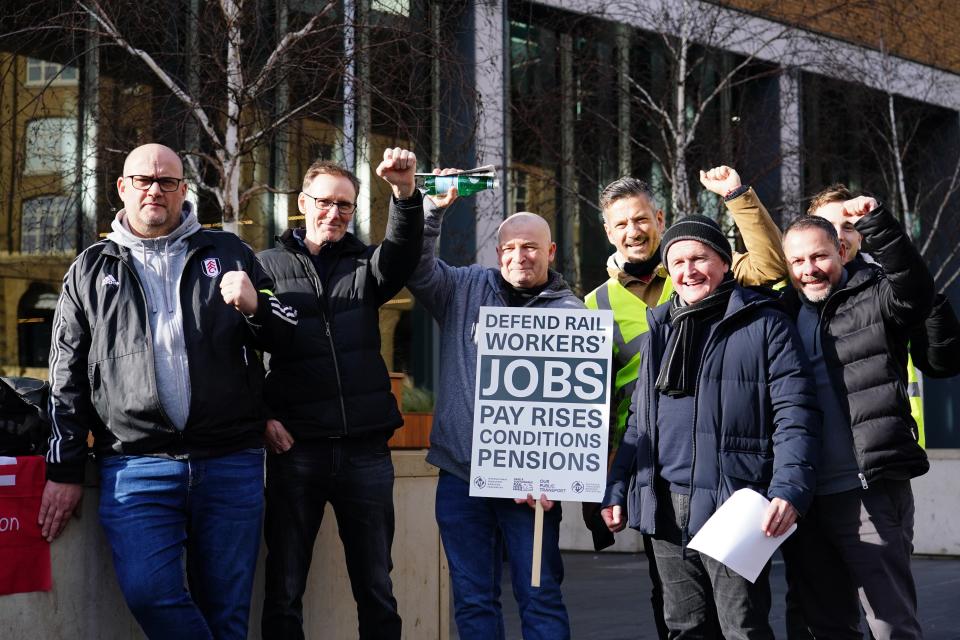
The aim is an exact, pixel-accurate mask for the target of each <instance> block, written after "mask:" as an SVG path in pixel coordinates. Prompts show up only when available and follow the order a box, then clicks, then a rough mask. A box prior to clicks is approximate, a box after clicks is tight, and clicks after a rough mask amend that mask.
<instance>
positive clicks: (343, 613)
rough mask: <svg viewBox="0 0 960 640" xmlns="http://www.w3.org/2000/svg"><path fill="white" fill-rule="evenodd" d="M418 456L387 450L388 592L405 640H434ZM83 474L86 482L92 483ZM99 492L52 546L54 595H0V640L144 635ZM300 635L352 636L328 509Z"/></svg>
mask: <svg viewBox="0 0 960 640" xmlns="http://www.w3.org/2000/svg"><path fill="white" fill-rule="evenodd" d="M425 455H426V451H425V450H414V451H394V452H393V462H394V466H395V468H396V478H397V480H396V485H395V487H394V505H395V508H396V535H395V537H394V543H393V563H394V569H393V573H392V574H391V575H392V578H393V585H394V594H395V595H396V598H397V604H398V606H399V608H400V615H401V616H402V618H403V630H404V633H403V637H404V638H410V639H415V638H416V639H419V638H440V639H446V638H448V637H449V634H450V600H449V578H448V573H447V566H446V560H445V558H444V557H443V551H442V549H441V547H440V533H439V531H438V529H437V524H436V519H435V518H434V507H433V505H434V493H435V491H436V483H437V470H436V468H434V467H432V466H430V465H428V464H426V462H425V461H424V457H425ZM95 475H96V474H95V473H90V474H89V476H88V477H95ZM98 501H99V489H98V488H97V487H95V486H88V487H87V488H86V489H85V490H84V498H83V504H82V509H81V518H80V519H79V520H73V521H71V522H70V525H69V526H68V527H67V529H66V531H65V532H64V534H63V535H62V536H61V537H60V538H59V539H58V540H57V541H56V542H55V543H54V544H53V545H52V546H51V559H52V562H53V591H51V592H49V593H20V594H14V595H9V596H3V597H0V638H4V639H5V640H34V639H36V638H43V639H44V640H57V639H68V638H97V639H98V640H113V639H116V640H128V639H131V638H143V637H144V635H143V633H142V632H141V630H140V627H139V626H138V625H137V623H136V621H135V620H134V619H133V616H132V615H131V614H130V612H129V610H128V609H127V606H126V603H124V601H123V597H122V595H121V594H120V588H119V587H118V586H117V579H116V576H115V574H114V571H113V560H112V557H111V553H110V548H109V546H108V545H107V541H106V538H105V537H104V535H103V531H102V530H101V528H100V523H99V521H98V519H97V504H98ZM265 555H266V554H265V552H264V550H263V549H262V548H261V551H260V559H259V562H258V566H257V576H256V582H255V583H254V593H253V600H252V602H251V610H250V635H249V637H250V638H260V611H261V608H262V604H263V561H264V557H265ZM304 631H305V634H306V636H307V638H311V639H320V638H329V639H331V640H339V639H341V638H350V637H356V635H357V610H356V605H355V603H354V601H353V596H352V594H351V593H350V582H349V579H348V577H347V569H346V564H345V562H344V559H343V546H342V545H341V543H340V538H339V536H338V534H337V525H336V519H335V518H334V516H333V511H332V509H331V508H330V507H329V506H328V507H327V511H326V514H325V517H324V522H323V526H322V527H321V529H320V533H319V535H318V536H317V543H316V546H315V547H314V554H313V562H312V565H311V570H310V578H309V583H308V585H307V592H306V594H305V595H304Z"/></svg>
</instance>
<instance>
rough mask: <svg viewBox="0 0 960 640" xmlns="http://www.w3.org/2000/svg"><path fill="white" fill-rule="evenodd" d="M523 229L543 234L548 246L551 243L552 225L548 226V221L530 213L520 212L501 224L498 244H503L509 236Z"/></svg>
mask: <svg viewBox="0 0 960 640" xmlns="http://www.w3.org/2000/svg"><path fill="white" fill-rule="evenodd" d="M521 228H526V229H528V230H529V231H532V232H535V233H541V234H543V240H544V241H545V242H546V243H548V244H549V243H550V225H549V224H547V221H546V220H544V219H543V218H541V217H540V216H538V215H537V214H535V213H530V212H529V211H518V212H517V213H515V214H513V215H512V216H510V217H509V218H507V219H506V220H504V221H503V222H501V223H500V226H499V227H498V228H497V242H499V243H503V241H504V239H505V238H507V237H508V236H509V234H511V233H513V232H514V231H515V230H516V229H521Z"/></svg>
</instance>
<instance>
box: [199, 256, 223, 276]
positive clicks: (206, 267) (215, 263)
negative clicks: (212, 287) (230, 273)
mask: <svg viewBox="0 0 960 640" xmlns="http://www.w3.org/2000/svg"><path fill="white" fill-rule="evenodd" d="M202 266H203V273H204V275H206V276H207V277H209V278H216V277H217V276H218V275H220V259H219V258H206V259H205V260H204V261H203V263H202Z"/></svg>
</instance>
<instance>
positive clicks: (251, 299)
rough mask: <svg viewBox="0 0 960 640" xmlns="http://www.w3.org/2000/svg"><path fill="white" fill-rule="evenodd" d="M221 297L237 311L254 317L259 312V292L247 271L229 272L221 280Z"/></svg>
mask: <svg viewBox="0 0 960 640" xmlns="http://www.w3.org/2000/svg"><path fill="white" fill-rule="evenodd" d="M220 295H222V296H223V301H224V302H226V303H227V304H230V305H233V306H234V307H236V309H237V311H240V312H241V313H245V314H246V315H248V316H252V315H253V314H254V313H256V312H257V290H256V289H254V288H253V283H252V282H250V276H248V275H247V272H246V271H227V272H226V273H225V274H223V278H221V279H220Z"/></svg>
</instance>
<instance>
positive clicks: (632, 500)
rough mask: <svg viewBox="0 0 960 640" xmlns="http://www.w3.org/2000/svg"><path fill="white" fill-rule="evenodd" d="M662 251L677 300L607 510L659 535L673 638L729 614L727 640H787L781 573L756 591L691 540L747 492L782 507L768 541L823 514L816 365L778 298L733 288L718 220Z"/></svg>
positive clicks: (645, 363)
mask: <svg viewBox="0 0 960 640" xmlns="http://www.w3.org/2000/svg"><path fill="white" fill-rule="evenodd" d="M660 251H661V257H662V259H663V264H664V265H665V266H666V267H667V270H668V271H669V273H670V278H671V280H672V283H673V287H674V291H675V293H674V294H673V295H672V296H671V298H670V301H669V302H667V303H665V304H662V305H660V306H658V307H657V308H655V309H651V310H649V311H648V312H647V317H648V323H649V326H650V332H649V342H648V343H647V344H646V346H645V347H644V352H643V354H642V358H641V362H642V365H641V367H640V372H639V378H638V384H637V388H636V391H635V392H634V399H633V403H632V407H631V410H632V413H631V416H630V418H629V420H628V426H627V432H626V434H625V435H624V439H623V442H622V444H621V446H620V449H619V450H618V452H617V456H616V458H615V459H614V463H613V468H612V469H611V471H610V477H609V479H608V483H607V494H606V496H605V499H604V503H603V504H604V508H603V510H602V512H601V514H602V516H603V518H604V521H605V522H606V523H607V526H608V527H609V528H610V529H611V530H613V531H619V530H621V529H623V527H624V526H625V524H626V523H625V515H626V514H625V513H624V508H625V507H629V508H628V509H627V511H628V513H629V524H630V526H631V527H633V528H635V529H638V530H639V531H641V532H642V533H645V534H649V535H651V536H652V537H653V548H654V553H655V555H656V560H657V566H658V567H659V570H660V575H661V577H662V579H663V585H664V613H665V618H666V623H667V627H668V628H669V630H670V637H672V638H702V637H713V629H712V627H711V624H710V619H711V615H710V609H709V608H710V607H713V606H715V607H716V617H717V619H718V620H719V622H720V627H721V631H722V633H723V636H724V638H725V639H726V640H734V639H737V638H773V632H772V630H771V629H770V625H769V622H768V620H767V618H768V614H769V610H770V587H769V582H768V573H769V572H768V570H764V571H763V572H762V573H761V575H760V576H759V577H758V579H757V580H756V582H755V583H751V582H750V581H748V580H747V579H745V578H743V577H742V576H740V575H738V574H736V573H734V572H733V571H731V570H729V569H727V568H726V567H724V566H723V565H722V564H720V563H719V562H718V561H716V560H714V559H713V558H711V557H709V556H707V555H705V554H702V553H699V552H695V551H692V550H690V549H688V548H687V544H688V542H689V541H690V539H691V538H692V537H693V535H694V534H696V533H697V531H698V530H699V529H700V528H701V527H702V526H703V525H704V523H705V522H706V521H707V520H708V519H709V518H710V516H711V515H712V514H713V513H714V512H715V511H716V510H717V508H718V507H719V506H720V505H721V504H723V502H724V501H725V500H726V499H727V498H729V497H730V496H731V495H732V494H733V493H734V492H735V491H736V490H738V489H743V488H749V489H754V490H756V491H758V492H759V493H762V494H764V495H766V496H767V497H769V498H770V499H771V504H770V507H769V508H768V509H767V511H766V512H765V514H764V516H763V518H762V521H759V522H757V523H756V526H757V527H760V528H761V529H762V530H763V531H764V533H765V534H766V535H768V536H779V535H782V534H784V533H785V532H787V531H788V530H789V528H790V527H791V525H793V523H794V522H795V521H796V519H797V517H798V515H799V514H800V513H803V512H804V511H805V510H806V508H807V507H808V506H809V504H810V500H811V498H812V495H813V486H814V465H815V462H816V455H817V452H818V449H819V437H820V423H821V415H820V412H819V410H818V409H817V407H816V391H815V388H814V385H813V381H812V379H811V376H810V370H809V366H808V364H807V361H806V359H805V357H804V356H803V352H802V346H801V343H800V339H799V336H798V334H797V331H796V328H795V327H794V326H793V325H792V324H791V322H790V320H789V318H788V317H787V316H786V314H784V313H783V311H782V310H781V309H780V308H779V306H778V305H777V302H776V301H775V300H774V299H772V298H771V297H769V296H767V295H764V294H762V293H759V292H757V291H754V290H750V289H746V288H744V287H741V286H740V285H739V284H737V283H736V281H735V280H734V279H733V278H732V275H731V273H730V264H731V255H732V252H731V249H730V243H729V241H728V240H727V238H726V237H725V236H724V235H723V233H722V232H721V230H720V227H719V226H718V225H717V223H716V222H714V221H713V220H710V219H709V218H706V217H703V216H687V217H685V218H682V219H681V220H679V221H678V222H676V223H675V224H674V225H673V226H672V227H671V228H670V229H668V230H667V232H666V233H665V234H664V236H663V239H662V241H661V244H660ZM631 479H632V480H633V483H632V484H631ZM628 487H631V488H630V490H629V492H628V489H627V488H628ZM714 603H715V605H714Z"/></svg>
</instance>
